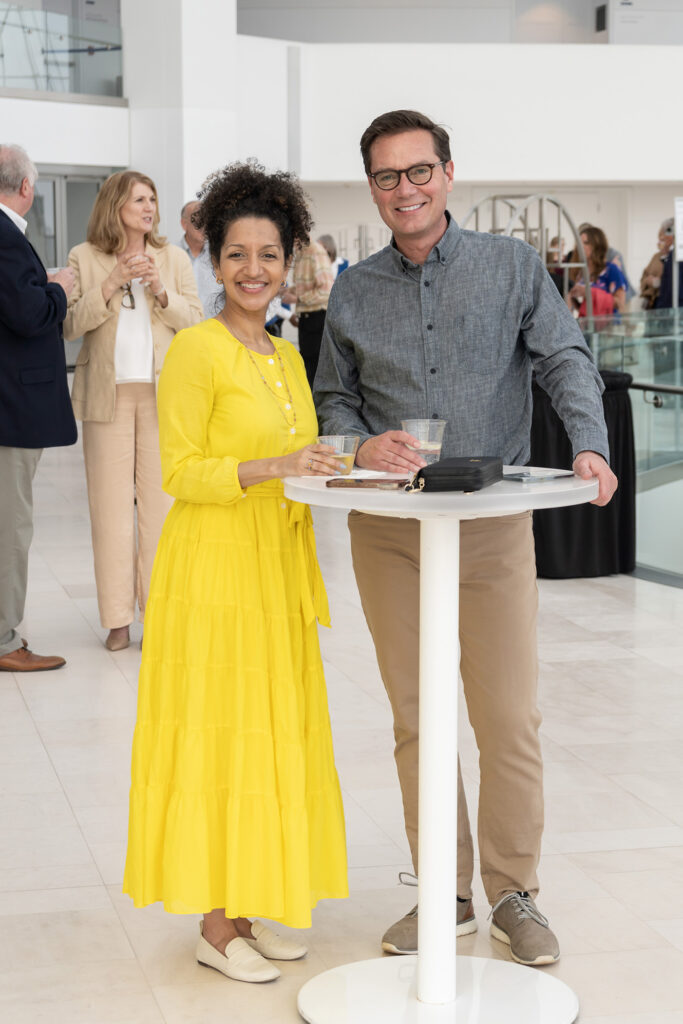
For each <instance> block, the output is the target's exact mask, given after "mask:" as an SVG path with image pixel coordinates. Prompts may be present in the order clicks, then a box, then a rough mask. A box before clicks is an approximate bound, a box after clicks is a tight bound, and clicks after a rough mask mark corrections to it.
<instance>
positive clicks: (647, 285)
mask: <svg viewBox="0 0 683 1024" xmlns="http://www.w3.org/2000/svg"><path fill="white" fill-rule="evenodd" d="M673 244H674V219H673V217H667V219H666V220H664V221H662V223H661V225H660V228H659V233H658V235H657V252H656V253H655V254H654V256H653V257H652V259H651V260H650V262H649V263H648V265H647V266H646V267H645V270H644V271H643V273H642V274H641V277H640V297H641V299H642V300H643V309H654V305H655V302H656V301H657V297H658V295H659V288H660V286H661V283H662V272H663V270H664V264H663V263H662V257H664V256H666V255H667V253H668V252H669V250H670V249H671V247H672V245H673Z"/></svg>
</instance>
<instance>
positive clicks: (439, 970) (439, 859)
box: [417, 519, 460, 1003]
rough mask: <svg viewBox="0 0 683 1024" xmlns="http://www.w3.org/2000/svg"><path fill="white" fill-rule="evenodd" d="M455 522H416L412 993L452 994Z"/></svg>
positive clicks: (441, 999) (447, 998)
mask: <svg viewBox="0 0 683 1024" xmlns="http://www.w3.org/2000/svg"><path fill="white" fill-rule="evenodd" d="M459 578H460V522H459V521H458V520H457V519H423V520H422V521H421V523H420V786H419V801H420V814H419V830H420V831H419V889H418V894H419V913H418V933H417V942H418V968H417V998H418V999H419V1000H420V1001H421V1002H423V1003H449V1002H452V1001H453V1000H454V999H455V929H456V896H457V891H456V886H457V872H456V856H457V757H458V753H457V751H458V678H459V664H460V643H459V636H458V612H459V604H458V599H459Z"/></svg>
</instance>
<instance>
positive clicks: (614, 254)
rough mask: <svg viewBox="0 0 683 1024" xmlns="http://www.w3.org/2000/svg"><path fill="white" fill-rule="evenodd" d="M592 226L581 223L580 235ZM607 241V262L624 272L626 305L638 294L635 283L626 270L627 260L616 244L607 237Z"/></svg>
mask: <svg viewBox="0 0 683 1024" xmlns="http://www.w3.org/2000/svg"><path fill="white" fill-rule="evenodd" d="M590 227H592V225H591V224H588V223H585V224H580V225H579V235H580V234H581V233H582V232H583V231H585V229H586V228H590ZM605 241H606V242H607V251H606V253H605V262H606V263H614V264H615V265H616V266H617V267H618V268H619V270H620V271H621V272H622V274H623V275H624V281H625V288H626V295H625V297H624V305H626V303H628V302H630V301H631V299H632V298H634V296H635V294H636V293H635V289H634V288H633V285H632V284H631V282H630V280H629V277H628V273H627V272H626V265H625V262H624V257H623V256H622V255H621V253H620V252H619V250H618V249H615V248H614V246H612V245H610V244H609V242H608V241H607V238H605Z"/></svg>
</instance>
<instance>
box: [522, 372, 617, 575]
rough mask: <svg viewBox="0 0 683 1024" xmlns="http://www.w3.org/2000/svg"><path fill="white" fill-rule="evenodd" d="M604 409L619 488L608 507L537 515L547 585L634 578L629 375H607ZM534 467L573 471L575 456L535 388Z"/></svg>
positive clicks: (536, 531) (544, 397)
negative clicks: (625, 575) (617, 575)
mask: <svg viewBox="0 0 683 1024" xmlns="http://www.w3.org/2000/svg"><path fill="white" fill-rule="evenodd" d="M600 376H601V377H602V379H603V381H604V384H605V393H604V395H603V407H604V411H605V422H606V423H607V433H608V436H609V448H610V464H611V466H612V470H613V471H614V472H615V473H616V475H617V477H618V478H619V488H618V490H617V492H616V494H615V495H614V497H613V498H612V500H611V502H610V503H609V505H606V506H605V507H604V508H598V507H597V506H596V505H590V504H585V505H574V506H570V507H569V508H557V509H538V510H536V511H535V512H534V540H535V543H536V567H537V571H538V575H539V576H540V577H544V578H546V579H569V578H573V577H579V576H608V575H609V574H610V573H619V572H631V571H632V570H633V568H634V567H635V561H636V495H635V490H636V468H635V449H634V441H633V418H632V415H631V401H630V397H629V393H628V388H629V385H630V383H631V381H632V379H633V378H632V377H631V374H630V373H618V372H616V371H610V370H603V371H602V373H601V374H600ZM533 399H534V409H533V418H532V425H531V459H530V465H532V466H550V467H553V468H556V469H571V465H572V450H571V445H570V444H569V438H568V437H567V433H566V431H565V429H564V427H563V425H562V421H561V420H560V418H559V416H558V415H557V413H556V412H555V410H554V409H553V407H552V405H551V404H550V399H549V397H548V395H547V394H546V392H545V391H544V390H543V389H542V388H541V387H539V385H538V384H537V383H536V382H535V381H534V383H533Z"/></svg>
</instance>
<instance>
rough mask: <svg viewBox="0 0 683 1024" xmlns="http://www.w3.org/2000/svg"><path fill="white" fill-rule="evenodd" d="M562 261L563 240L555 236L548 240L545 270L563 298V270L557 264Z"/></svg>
mask: <svg viewBox="0 0 683 1024" xmlns="http://www.w3.org/2000/svg"><path fill="white" fill-rule="evenodd" d="M563 261H564V239H563V238H560V237H559V236H558V235H555V237H554V238H551V239H550V245H549V246H548V250H547V252H546V270H547V271H548V273H549V274H550V276H551V278H552V280H553V284H554V285H555V287H556V288H557V290H558V292H559V293H560V295H561V296H562V297H563V298H564V291H565V288H564V280H565V279H564V270H563V269H562V268H561V267H559V266H558V263H562V262H563Z"/></svg>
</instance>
